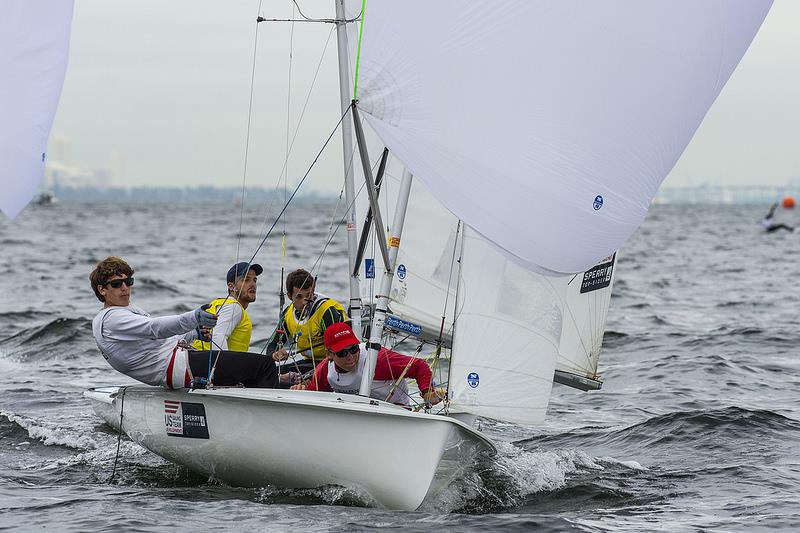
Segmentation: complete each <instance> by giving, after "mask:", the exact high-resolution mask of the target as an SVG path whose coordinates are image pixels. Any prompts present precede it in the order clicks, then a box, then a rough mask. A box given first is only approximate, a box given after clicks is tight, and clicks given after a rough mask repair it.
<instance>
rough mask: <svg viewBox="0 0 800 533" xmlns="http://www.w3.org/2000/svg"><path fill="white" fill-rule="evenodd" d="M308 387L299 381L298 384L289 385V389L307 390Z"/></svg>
mask: <svg viewBox="0 0 800 533" xmlns="http://www.w3.org/2000/svg"><path fill="white" fill-rule="evenodd" d="M307 388H308V385H306V384H305V383H298V384H297V385H292V386H291V387H289V390H306V389H307Z"/></svg>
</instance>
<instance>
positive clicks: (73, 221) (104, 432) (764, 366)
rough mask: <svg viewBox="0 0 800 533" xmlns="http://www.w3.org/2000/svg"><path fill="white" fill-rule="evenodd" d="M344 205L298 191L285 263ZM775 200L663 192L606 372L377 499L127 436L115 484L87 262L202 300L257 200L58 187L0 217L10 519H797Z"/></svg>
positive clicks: (1, 480)
mask: <svg viewBox="0 0 800 533" xmlns="http://www.w3.org/2000/svg"><path fill="white" fill-rule="evenodd" d="M332 209H333V205H332V204H331V205H321V206H320V205H317V206H312V205H305V206H299V207H296V208H295V210H294V212H293V213H292V220H291V221H290V224H289V231H288V232H289V239H290V240H289V242H290V245H291V247H290V251H289V252H288V254H287V259H286V263H287V267H288V268H295V267H297V266H308V265H309V264H310V263H312V262H313V261H314V260H315V259H316V258H317V254H318V253H319V250H320V248H321V246H322V243H324V241H325V239H326V236H327V233H328V221H329V220H330V214H331V211H332ZM765 211H766V207H765V206H751V207H747V206H744V207H743V206H725V207H723V206H711V207H703V206H654V207H653V208H652V209H651V212H650V214H649V216H648V219H647V221H646V222H645V223H644V225H643V226H642V228H641V229H640V230H639V231H638V232H637V234H636V235H635V236H634V237H633V239H632V240H631V241H630V242H629V243H628V244H626V246H625V247H624V248H623V250H622V253H621V256H620V261H619V266H618V278H617V282H616V287H615V289H616V290H615V294H614V297H613V300H612V306H611V310H610V312H609V324H608V330H609V331H608V333H607V335H606V339H605V351H604V356H603V359H602V362H601V367H602V369H603V374H604V378H605V386H604V388H603V390H602V391H599V392H593V393H581V392H578V391H574V390H572V389H567V388H565V387H561V386H555V388H554V394H553V398H552V401H551V404H550V410H549V422H548V425H546V426H545V427H543V428H527V427H521V426H515V425H509V424H500V423H490V422H486V423H485V424H484V430H485V431H486V432H487V433H488V434H489V435H490V436H491V437H493V438H494V439H495V440H496V441H498V442H499V443H500V449H501V453H500V455H499V456H498V457H497V458H496V459H495V460H494V461H492V462H489V463H487V464H484V465H481V468H479V469H478V470H477V471H476V472H475V473H474V474H473V475H472V476H470V477H468V478H466V479H462V480H461V481H460V482H458V483H456V484H454V485H453V486H451V487H450V488H449V489H448V490H447V491H446V493H445V494H443V495H441V497H440V498H439V499H438V500H437V501H436V502H433V503H431V504H429V505H428V506H427V507H426V508H423V509H422V510H420V511H418V512H413V513H405V512H393V511H385V510H377V509H370V508H365V507H361V506H359V503H360V502H359V498H358V496H357V495H355V494H351V493H349V492H348V491H346V490H343V489H337V488H327V489H320V490H304V491H296V490H294V491H293V490H281V489H275V488H271V487H265V488H262V489H239V488H230V487H226V486H222V485H219V484H216V483H209V482H208V481H207V480H206V479H205V478H204V477H202V476H199V475H196V474H193V473H190V472H187V471H186V470H185V469H182V468H179V467H176V466H174V465H172V464H170V463H166V462H165V461H163V460H161V459H160V458H158V457H157V456H154V455H152V454H150V453H149V452H146V451H144V450H143V449H141V448H139V447H138V446H136V445H134V444H132V443H131V442H130V441H127V440H124V439H123V441H122V446H121V453H120V460H119V465H118V473H117V477H116V478H115V480H114V481H113V482H109V481H108V480H109V478H110V476H111V471H112V467H113V464H114V458H115V455H116V444H117V438H116V434H115V433H114V432H113V431H111V430H109V429H108V428H107V427H105V426H103V425H102V424H100V423H99V421H98V419H97V418H96V417H95V416H94V415H93V413H92V410H91V408H90V406H89V403H88V401H86V400H84V399H83V397H82V396H81V393H82V392H83V390H84V389H86V388H87V387H90V386H98V385H103V384H118V383H122V382H129V381H130V380H127V379H126V378H124V377H123V376H121V375H119V374H117V373H116V372H115V371H114V370H112V369H111V368H110V367H108V366H107V365H106V363H105V361H104V360H103V359H102V357H100V356H99V354H98V352H97V350H96V348H95V346H94V342H93V340H92V336H91V318H92V317H93V316H94V314H95V312H96V311H97V309H98V308H99V302H97V301H96V300H95V299H94V296H93V294H92V293H91V290H90V288H89V285H88V281H87V275H88V272H89V271H90V269H91V268H92V266H93V264H94V263H95V262H96V261H97V260H99V259H101V258H102V257H105V256H106V255H109V254H117V255H121V256H123V257H125V258H126V259H128V260H129V262H130V263H132V264H133V265H134V267H135V268H136V269H137V273H136V279H137V284H136V286H135V287H134V289H135V290H134V301H136V302H137V303H138V304H139V305H141V306H142V307H144V308H146V309H148V310H149V311H151V312H152V313H154V314H163V313H175V312H179V311H184V310H189V309H191V308H193V307H196V306H197V305H199V304H201V303H203V302H204V301H207V300H208V299H209V298H210V297H213V296H218V295H222V294H224V290H225V288H224V283H223V277H224V273H225V271H226V270H227V268H228V266H229V264H228V263H230V258H231V257H233V255H234V254H235V250H236V243H237V233H238V228H239V216H238V210H237V209H232V208H227V207H218V206H212V207H209V206H163V205H153V206H130V205H116V206H109V205H81V204H59V205H57V206H55V207H52V208H29V209H28V210H27V211H26V212H24V213H23V214H22V215H21V217H20V218H19V219H18V220H17V221H15V222H10V221H8V220H6V219H5V218H1V217H0V295H2V299H0V377H2V379H0V526H2V527H7V528H25V529H42V528H45V527H46V528H51V529H72V530H119V529H135V530H144V531H161V530H164V529H166V528H173V529H179V530H189V529H201V530H205V529H212V528H214V529H244V528H258V529H270V530H300V529H302V530H311V531H325V530H332V531H342V530H360V529H373V528H386V529H394V528H403V529H407V530H439V529H442V528H457V529H458V530H469V529H474V530H478V529H481V530H495V529H501V528H502V529H509V530H529V529H532V528H538V529H540V530H543V531H547V530H565V529H576V530H583V531H651V530H655V529H658V530H667V531H687V530H703V531H732V530H738V531H754V530H766V529H786V530H796V529H798V527H800V406H799V405H798V399H799V398H800V393H798V389H799V388H800V356H799V353H800V349H798V341H800V332H799V331H798V316H797V310H798V303H797V302H798V301H800V288H799V285H798V283H797V281H796V280H797V279H799V278H800V232H798V233H797V234H789V233H783V232H782V233H778V234H772V235H766V234H764V233H762V232H761V229H760V227H759V226H758V224H757V221H758V219H759V218H760V217H761V216H762V215H763V214H764V212H765ZM261 217H263V214H260V211H257V210H253V211H248V213H247V216H246V223H245V226H244V227H245V228H256V229H254V230H252V231H251V230H246V231H244V236H243V240H242V255H243V256H244V255H245V254H246V253H247V254H249V253H251V252H252V250H253V249H254V248H255V244H256V241H257V239H258V234H259V231H258V228H259V226H260V223H261V222H260V221H261ZM267 222H270V221H267ZM277 249H278V248H277V247H276V246H275V245H274V244H270V245H269V248H268V249H267V250H265V252H263V253H262V254H260V255H259V257H258V261H259V262H261V263H262V264H263V265H264V266H265V268H266V273H265V275H263V276H262V277H261V278H260V279H259V287H260V289H259V300H258V302H257V303H256V304H254V305H253V306H252V307H251V308H250V309H249V310H248V311H250V310H252V313H251V315H252V316H253V320H254V323H255V324H256V325H257V327H256V337H257V338H258V337H259V336H260V338H263V337H264V336H266V335H267V334H268V331H267V329H268V328H266V327H259V326H258V325H266V324H270V325H271V324H273V323H274V318H275V317H276V316H277V309H276V307H277V296H276V293H277V291H278V287H279V285H278V274H279V265H280V259H279V256H278V254H277ZM217 258H222V259H217ZM345 264H346V256H345V254H344V243H343V239H342V238H338V236H337V238H335V239H334V241H333V242H332V243H331V246H330V248H329V252H328V254H327V255H326V256H325V259H324V262H323V267H322V272H323V275H322V278H321V280H320V282H319V288H320V290H321V291H322V292H326V293H328V294H331V295H334V296H342V295H343V294H344V292H345V284H344V283H343V280H342V279H341V277H339V276H336V277H334V273H337V272H341V271H343V266H344V265H345ZM326 272H329V273H330V277H327V278H326V277H325V273H326ZM410 448H413V443H410Z"/></svg>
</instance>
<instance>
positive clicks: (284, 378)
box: [280, 372, 303, 389]
mask: <svg viewBox="0 0 800 533" xmlns="http://www.w3.org/2000/svg"><path fill="white" fill-rule="evenodd" d="M302 377H303V376H302V374H300V372H286V373H285V374H281V375H280V380H281V383H284V384H286V383H289V384H291V385H292V387H291V388H292V389H294V387H295V386H297V385H299V384H300V381H301V378H302Z"/></svg>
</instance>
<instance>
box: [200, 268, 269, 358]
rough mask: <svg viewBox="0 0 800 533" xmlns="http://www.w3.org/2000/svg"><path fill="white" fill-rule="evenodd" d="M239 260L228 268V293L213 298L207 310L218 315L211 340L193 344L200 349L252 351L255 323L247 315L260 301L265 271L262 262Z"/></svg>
mask: <svg viewBox="0 0 800 533" xmlns="http://www.w3.org/2000/svg"><path fill="white" fill-rule="evenodd" d="M249 266H250V268H248V264H247V263H245V262H242V263H237V264H235V265H233V266H232V267H231V268H230V270H228V276H227V282H228V296H227V297H226V298H217V299H215V300H212V301H211V303H210V304H209V305H210V307H209V308H208V309H207V311H208V312H209V313H212V314H214V315H216V316H217V325H216V326H214V329H213V332H212V337H211V343H210V344H209V343H208V342H203V341H200V340H196V341H194V342H193V343H192V346H193V347H194V348H195V349H196V350H206V351H207V350H209V349H211V347H212V346H213V349H214V350H230V351H233V352H247V351H250V336H251V335H252V333H253V323H252V322H250V317H249V316H248V315H247V311H246V309H247V306H248V305H250V304H251V303H253V302H255V301H256V288H257V283H258V279H257V278H258V276H260V275H261V273H262V272H263V271H264V269H263V268H261V265H257V264H252V265H249Z"/></svg>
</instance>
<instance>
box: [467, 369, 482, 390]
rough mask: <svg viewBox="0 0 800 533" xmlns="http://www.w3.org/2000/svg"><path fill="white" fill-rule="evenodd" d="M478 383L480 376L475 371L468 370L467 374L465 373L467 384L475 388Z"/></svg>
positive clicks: (479, 382)
mask: <svg viewBox="0 0 800 533" xmlns="http://www.w3.org/2000/svg"><path fill="white" fill-rule="evenodd" d="M480 384H481V378H480V376H479V375H478V373H477V372H470V373H469V374H467V385H469V386H470V387H472V388H473V389H475V388H477V387H478V385H480Z"/></svg>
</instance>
